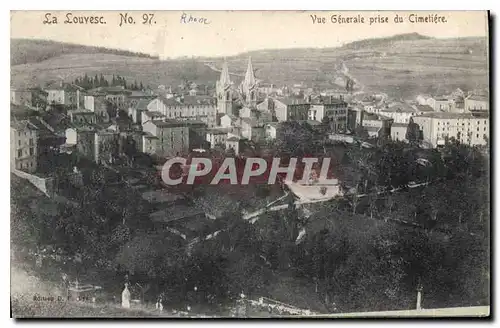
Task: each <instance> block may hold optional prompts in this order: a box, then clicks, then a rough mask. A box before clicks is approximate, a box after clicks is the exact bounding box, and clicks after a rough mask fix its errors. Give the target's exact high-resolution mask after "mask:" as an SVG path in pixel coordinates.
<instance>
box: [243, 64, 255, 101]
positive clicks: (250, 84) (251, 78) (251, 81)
mask: <svg viewBox="0 0 500 328" xmlns="http://www.w3.org/2000/svg"><path fill="white" fill-rule="evenodd" d="M241 89H242V91H243V94H244V96H245V101H246V103H247V105H248V106H250V107H254V106H256V105H257V80H256V79H255V75H254V72H253V66H252V57H248V66H247V72H246V74H245V80H243V82H242V84H241Z"/></svg>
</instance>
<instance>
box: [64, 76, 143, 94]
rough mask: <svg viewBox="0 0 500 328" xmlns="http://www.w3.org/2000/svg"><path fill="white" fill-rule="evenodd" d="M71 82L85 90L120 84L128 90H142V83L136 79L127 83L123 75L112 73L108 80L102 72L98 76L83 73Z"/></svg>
mask: <svg viewBox="0 0 500 328" xmlns="http://www.w3.org/2000/svg"><path fill="white" fill-rule="evenodd" d="M73 83H74V84H75V85H78V86H80V87H82V88H84V89H87V90H88V89H94V88H99V87H116V86H120V87H123V88H124V89H128V90H144V85H143V84H142V82H137V81H136V80H134V82H132V83H127V80H126V79H125V78H124V77H123V76H120V75H114V74H113V76H112V77H111V79H110V80H109V81H108V80H107V79H106V78H105V77H104V75H102V74H101V75H100V76H98V75H97V74H96V75H95V76H94V77H91V76H88V75H87V74H85V75H84V76H82V77H77V78H76V79H75V80H74V82H73Z"/></svg>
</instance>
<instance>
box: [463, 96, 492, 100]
mask: <svg viewBox="0 0 500 328" xmlns="http://www.w3.org/2000/svg"><path fill="white" fill-rule="evenodd" d="M467 100H476V101H488V97H485V96H477V95H472V96H469V97H467Z"/></svg>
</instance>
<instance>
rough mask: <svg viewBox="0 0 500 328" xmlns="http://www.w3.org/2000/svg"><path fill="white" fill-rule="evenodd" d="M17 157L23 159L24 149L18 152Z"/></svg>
mask: <svg viewBox="0 0 500 328" xmlns="http://www.w3.org/2000/svg"><path fill="white" fill-rule="evenodd" d="M17 157H23V150H22V149H19V150H18V151H17Z"/></svg>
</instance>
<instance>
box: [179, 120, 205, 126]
mask: <svg viewBox="0 0 500 328" xmlns="http://www.w3.org/2000/svg"><path fill="white" fill-rule="evenodd" d="M182 122H184V123H185V124H192V125H195V124H199V125H206V123H205V122H203V121H200V120H190V119H187V120H182Z"/></svg>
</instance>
